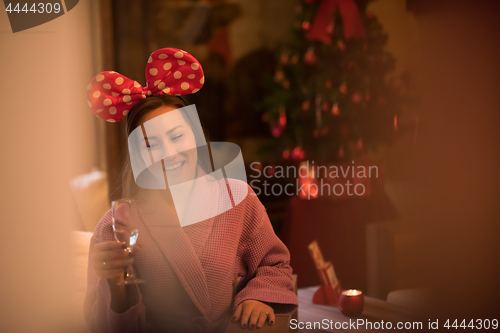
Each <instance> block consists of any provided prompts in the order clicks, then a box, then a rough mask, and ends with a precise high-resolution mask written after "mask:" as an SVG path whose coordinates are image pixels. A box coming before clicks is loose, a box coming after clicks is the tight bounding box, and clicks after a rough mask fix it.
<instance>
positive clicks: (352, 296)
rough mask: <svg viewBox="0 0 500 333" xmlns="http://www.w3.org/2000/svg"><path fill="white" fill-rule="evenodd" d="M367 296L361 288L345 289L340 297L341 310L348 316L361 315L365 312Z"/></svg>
mask: <svg viewBox="0 0 500 333" xmlns="http://www.w3.org/2000/svg"><path fill="white" fill-rule="evenodd" d="M364 305H365V298H364V296H363V293H362V292H361V291H360V290H356V289H349V290H346V291H343V292H342V294H341V295H340V299H339V308H340V311H341V312H342V313H343V314H344V315H346V316H348V317H356V316H359V315H360V314H361V313H362V312H363V307H364Z"/></svg>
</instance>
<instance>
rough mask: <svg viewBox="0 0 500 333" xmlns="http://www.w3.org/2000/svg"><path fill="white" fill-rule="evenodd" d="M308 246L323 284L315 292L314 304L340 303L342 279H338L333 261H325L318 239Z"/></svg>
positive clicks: (334, 304)
mask: <svg viewBox="0 0 500 333" xmlns="http://www.w3.org/2000/svg"><path fill="white" fill-rule="evenodd" d="M308 248H309V253H310V254H311V258H312V260H313V262H314V266H315V267H316V270H317V271H318V275H319V279H320V281H321V286H320V287H319V289H318V290H316V292H315V293H314V296H313V299H312V302H313V304H321V305H333V306H336V305H338V304H339V296H340V292H341V289H340V281H339V280H338V279H337V275H336V274H335V270H334V269H333V264H332V262H330V261H328V262H325V261H324V259H323V254H322V253H321V250H320V248H319V245H318V242H317V241H313V242H312V243H311V244H309V246H308Z"/></svg>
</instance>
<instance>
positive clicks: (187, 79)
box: [146, 48, 205, 95]
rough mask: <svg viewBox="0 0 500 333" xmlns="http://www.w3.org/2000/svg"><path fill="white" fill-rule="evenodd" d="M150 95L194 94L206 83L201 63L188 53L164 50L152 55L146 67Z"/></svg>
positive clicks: (171, 49)
mask: <svg viewBox="0 0 500 333" xmlns="http://www.w3.org/2000/svg"><path fill="white" fill-rule="evenodd" d="M146 81H147V85H148V95H162V94H167V95H188V94H194V93H196V92H197V91H198V90H200V89H201V87H202V86H203V84H204V83H205V76H204V74H203V69H202V68H201V65H200V63H199V62H198V60H196V58H195V57H193V56H192V55H191V54H189V53H187V52H186V51H183V50H179V49H174V48H164V49H159V50H156V51H155V52H153V53H152V54H151V56H150V57H149V59H148V64H147V65H146Z"/></svg>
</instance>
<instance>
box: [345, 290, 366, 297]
mask: <svg viewBox="0 0 500 333" xmlns="http://www.w3.org/2000/svg"><path fill="white" fill-rule="evenodd" d="M361 294H362V292H361V290H356V289H349V290H346V291H343V292H342V295H346V296H359V295H361Z"/></svg>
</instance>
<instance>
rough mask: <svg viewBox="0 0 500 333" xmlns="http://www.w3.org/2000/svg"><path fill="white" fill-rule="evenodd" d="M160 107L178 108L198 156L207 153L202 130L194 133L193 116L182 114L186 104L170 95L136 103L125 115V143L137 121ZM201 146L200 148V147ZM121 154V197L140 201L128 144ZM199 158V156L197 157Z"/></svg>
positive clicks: (139, 189)
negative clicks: (195, 146) (190, 132)
mask: <svg viewBox="0 0 500 333" xmlns="http://www.w3.org/2000/svg"><path fill="white" fill-rule="evenodd" d="M162 106H171V107H176V108H179V109H180V111H181V114H182V116H183V117H184V119H185V121H186V123H187V124H188V125H189V126H190V127H191V129H192V130H193V133H194V135H195V140H196V143H197V146H199V147H198V154H204V153H206V152H208V150H207V149H206V148H204V147H206V146H205V145H203V146H202V145H201V143H202V142H203V140H204V141H206V142H208V139H207V138H206V136H205V134H204V132H203V130H201V133H199V132H200V131H195V130H194V128H195V125H194V124H195V119H193V116H192V115H191V114H189V113H188V112H183V110H182V108H183V107H186V106H188V104H187V103H186V102H185V101H184V99H181V98H178V97H177V96H171V95H155V96H149V97H147V98H145V99H143V100H142V101H140V102H139V103H137V104H136V105H135V106H134V107H133V108H132V109H131V110H130V112H129V114H128V115H127V126H126V131H125V134H126V136H127V140H125V141H126V142H128V136H129V135H130V133H132V131H133V130H134V129H135V128H137V127H138V126H139V120H140V119H141V118H142V117H143V116H144V115H145V114H147V113H148V112H150V111H153V110H156V109H158V108H160V107H162ZM200 146H202V147H200ZM123 154H124V156H125V161H124V165H123V168H122V172H121V190H122V196H124V197H127V198H136V199H141V198H142V196H143V194H144V193H142V191H143V189H142V188H140V187H139V186H137V184H136V183H135V180H134V176H133V172H132V166H131V164H130V155H129V150H128V143H127V144H126V145H124V151H123ZM199 156H200V155H199ZM198 161H200V158H198ZM200 166H201V167H202V168H203V169H204V170H205V171H208V170H207V166H206V165H202V164H200Z"/></svg>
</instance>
